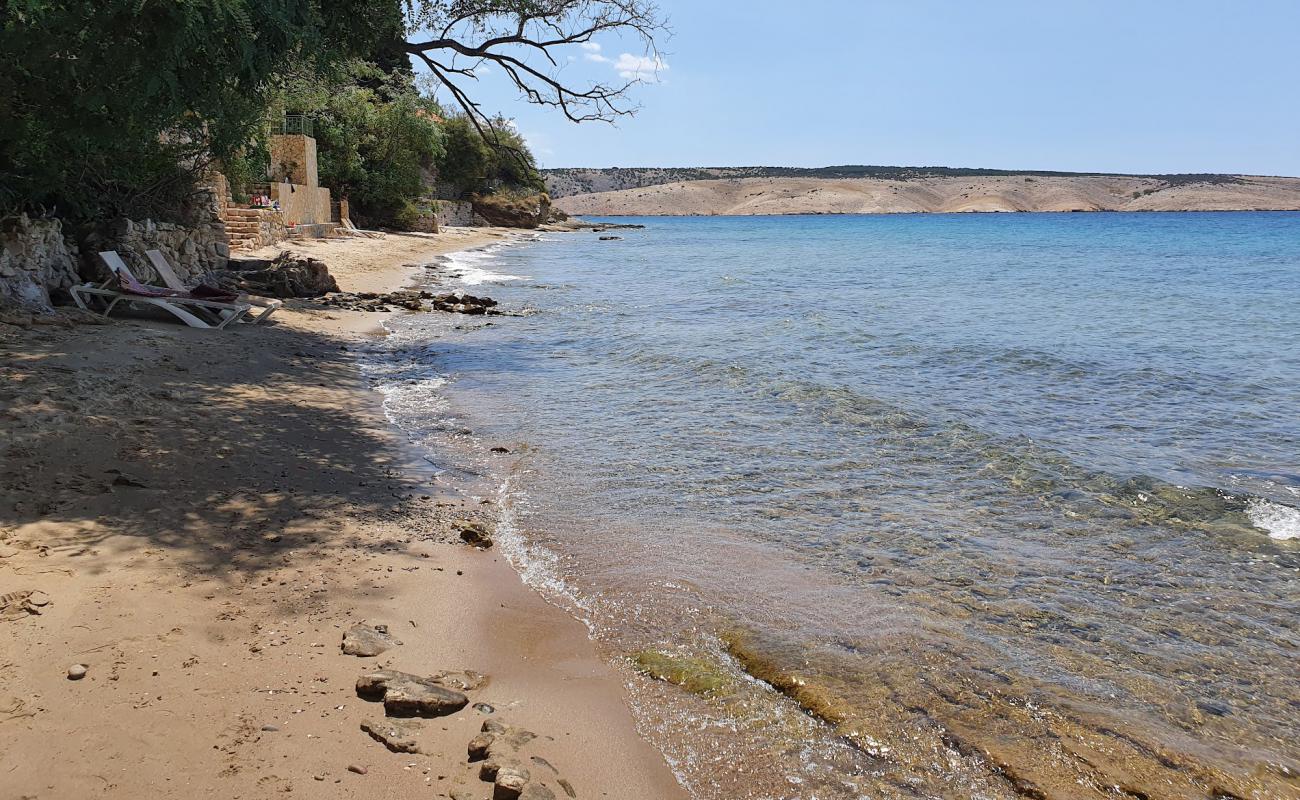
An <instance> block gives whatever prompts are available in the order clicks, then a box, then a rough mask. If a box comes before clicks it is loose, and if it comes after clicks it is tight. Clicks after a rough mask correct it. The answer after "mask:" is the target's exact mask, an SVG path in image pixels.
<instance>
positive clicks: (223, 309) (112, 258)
mask: <svg viewBox="0 0 1300 800" xmlns="http://www.w3.org/2000/svg"><path fill="white" fill-rule="evenodd" d="M99 257H100V258H102V259H103V260H104V263H105V264H106V265H107V266H108V270H109V273H110V277H109V279H108V280H106V281H104V282H103V283H102V284H100V285H98V286H96V285H95V284H93V283H85V284H82V285H80V286H73V287H72V288H71V289H69V290H68V291H69V292H70V293H71V294H72V299H73V301H74V302H76V304H77V305H78V306H79V307H80V308H83V309H85V310H87V311H93V310H95V309H94V308H93V306H94V305H95V304H96V303H97V301H98V302H106V303H107V307H106V308H105V309H104V311H103V315H104V316H106V317H107V316H108V315H109V314H110V313H112V311H113V309H114V308H115V307H116V306H117V304H118V303H121V302H123V301H126V303H127V304H129V305H148V306H154V307H155V308H161V309H162V310H163V311H166V312H167V313H169V314H171V315H172V316H174V317H176V318H177V319H179V320H180V321H182V322H184V323H185V324H186V325H189V326H191V327H194V328H219V329H220V328H225V327H226V326H228V325H230V324H232V323H235V322H238V321H240V320H241V319H243V317H244V316H245V315H246V314H248V312H249V309H250V306H249V304H248V303H240V302H233V303H232V302H225V301H221V300H211V299H205V298H202V297H196V296H194V295H193V294H191V293H190V292H188V291H183V290H178V289H171V288H163V287H161V286H147V285H145V284H142V283H140V281H139V280H137V279H136V277H135V276H134V275H132V274H131V270H130V269H128V268H127V266H126V262H124V261H122V257H121V256H119V255H118V254H117V253H115V252H113V251H112V250H105V251H104V252H102V253H100V254H99ZM114 283H116V284H117V285H116V286H113V284H114Z"/></svg>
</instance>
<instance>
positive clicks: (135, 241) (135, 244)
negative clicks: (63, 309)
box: [81, 219, 230, 284]
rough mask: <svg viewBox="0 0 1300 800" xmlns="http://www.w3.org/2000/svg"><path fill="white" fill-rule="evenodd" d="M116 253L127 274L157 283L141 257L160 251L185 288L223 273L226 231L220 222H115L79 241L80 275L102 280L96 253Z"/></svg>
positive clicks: (226, 255) (227, 250) (103, 273)
mask: <svg viewBox="0 0 1300 800" xmlns="http://www.w3.org/2000/svg"><path fill="white" fill-rule="evenodd" d="M103 250H116V251H117V253H118V255H120V256H122V259H123V260H124V261H126V263H127V266H129V267H130V268H131V272H132V273H133V274H134V275H135V276H136V277H137V278H139V279H140V280H141V281H142V282H144V283H157V282H158V281H159V278H158V276H157V275H156V274H155V273H154V270H153V266H152V265H150V263H149V259H148V257H147V256H145V251H146V250H160V251H162V254H163V255H165V256H166V257H167V260H168V261H169V262H171V265H172V269H174V270H175V271H176V274H177V276H179V277H180V279H181V280H182V281H184V282H185V283H187V284H193V283H197V282H198V279H199V278H200V277H201V276H202V275H203V274H204V273H206V272H209V271H211V270H215V269H224V268H225V266H226V261H227V260H228V259H229V256H230V244H229V239H228V238H227V237H226V228H225V225H223V224H222V223H221V222H220V221H217V222H209V223H205V224H202V225H194V226H190V227H187V226H183V225H176V224H173V223H170V222H154V221H152V220H144V221H143V222H135V221H132V220H129V219H119V220H117V221H115V222H113V223H112V224H111V225H108V226H105V227H101V228H97V229H94V230H91V231H89V232H87V233H86V234H85V235H84V236H83V237H82V239H81V253H82V269H81V274H82V275H83V276H84V277H86V278H89V279H91V280H102V279H103V278H104V277H107V271H106V268H105V267H104V265H103V263H102V261H101V260H100V258H99V253H100V251H103Z"/></svg>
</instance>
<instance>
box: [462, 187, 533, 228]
mask: <svg viewBox="0 0 1300 800" xmlns="http://www.w3.org/2000/svg"><path fill="white" fill-rule="evenodd" d="M470 202H471V203H472V204H473V207H474V213H475V214H477V215H478V216H480V217H482V218H483V219H484V220H485V221H486V222H487V223H488V224H489V225H498V226H501V227H503V228H536V227H537V226H538V225H541V224H542V223H544V222H546V221H548V220H549V219H550V218H551V198H550V197H549V196H548V195H547V194H545V193H544V192H539V193H537V194H520V193H515V192H497V193H495V194H489V195H474V196H473V197H471V198H470Z"/></svg>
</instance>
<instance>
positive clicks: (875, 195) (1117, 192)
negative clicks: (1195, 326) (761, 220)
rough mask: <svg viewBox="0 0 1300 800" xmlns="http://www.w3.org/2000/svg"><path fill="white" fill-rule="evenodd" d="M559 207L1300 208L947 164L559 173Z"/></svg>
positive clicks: (1159, 182) (1220, 189) (793, 210)
mask: <svg viewBox="0 0 1300 800" xmlns="http://www.w3.org/2000/svg"><path fill="white" fill-rule="evenodd" d="M544 177H545V179H546V182H547V185H548V187H549V190H550V192H551V196H552V197H554V198H557V199H556V203H555V205H556V206H557V207H558V208H560V209H562V210H564V211H566V212H568V213H570V214H578V215H583V214H585V215H592V216H622V215H632V216H656V215H670V216H708V215H758V214H885V213H920V212H959V211H1256V210H1259V211H1283V210H1300V179H1298V178H1272V177H1258V176H1248V175H1217V174H1203V175H1109V174H1084V173H1069V172H1044V171H1016V170H992V169H958V168H950V167H868V166H863V167H824V168H820V169H804V168H785V167H723V168H700V169H694V168H688V169H677V168H656V169H642V168H637V169H564V170H548V171H546V173H545V174H544Z"/></svg>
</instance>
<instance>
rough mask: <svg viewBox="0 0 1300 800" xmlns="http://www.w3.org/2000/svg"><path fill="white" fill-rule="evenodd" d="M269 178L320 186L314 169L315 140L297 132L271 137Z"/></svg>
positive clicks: (314, 186)
mask: <svg viewBox="0 0 1300 800" xmlns="http://www.w3.org/2000/svg"><path fill="white" fill-rule="evenodd" d="M271 180H272V181H278V182H280V183H296V184H298V185H300V186H309V187H311V188H313V189H314V188H316V187H317V186H320V181H319V178H318V177H317V169H316V140H315V139H313V138H312V137H310V136H304V135H302V134H299V133H292V134H276V135H274V136H272V137H271Z"/></svg>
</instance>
